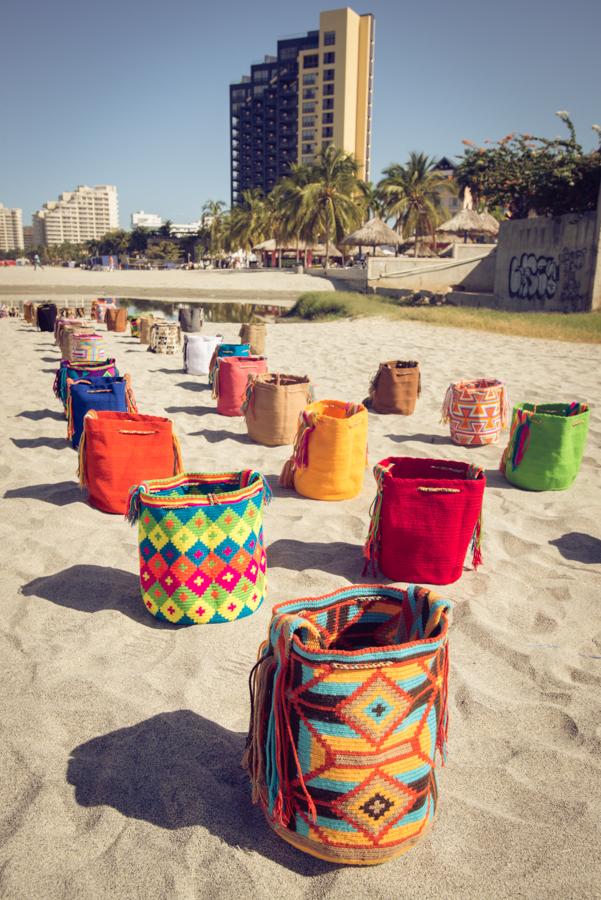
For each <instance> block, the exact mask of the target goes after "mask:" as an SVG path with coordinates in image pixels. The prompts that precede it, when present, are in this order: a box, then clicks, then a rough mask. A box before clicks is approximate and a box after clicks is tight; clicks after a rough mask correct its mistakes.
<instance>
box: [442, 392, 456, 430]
mask: <svg viewBox="0 0 601 900" xmlns="http://www.w3.org/2000/svg"><path fill="white" fill-rule="evenodd" d="M452 400H453V385H452V384H450V385H449V386H448V388H447V392H446V394H445V395H444V400H443V401H442V408H441V410H440V421H441V424H442V425H446V424H447V423H448V422H449V420H450V418H451V404H452Z"/></svg>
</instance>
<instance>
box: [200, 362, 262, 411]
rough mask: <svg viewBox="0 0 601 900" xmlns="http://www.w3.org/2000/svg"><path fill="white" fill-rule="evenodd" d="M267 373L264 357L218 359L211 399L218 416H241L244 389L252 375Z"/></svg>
mask: <svg viewBox="0 0 601 900" xmlns="http://www.w3.org/2000/svg"><path fill="white" fill-rule="evenodd" d="M264 372H267V360H266V359H265V357H264V356H224V357H221V358H219V359H218V362H217V371H216V372H215V376H214V378H213V397H214V398H215V399H216V400H217V412H218V413H219V415H220V416H243V415H244V410H243V406H244V402H245V399H246V387H247V385H248V379H249V378H252V377H253V375H262V374H263V373H264Z"/></svg>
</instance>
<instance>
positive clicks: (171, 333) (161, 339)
mask: <svg viewBox="0 0 601 900" xmlns="http://www.w3.org/2000/svg"><path fill="white" fill-rule="evenodd" d="M180 343H181V332H180V327H179V325H178V323H177V322H154V323H153V325H152V328H151V329H150V346H149V348H148V349H149V350H150V352H151V353H167V354H170V355H171V354H173V353H175V351H176V350H177V348H178V347H179V345H180Z"/></svg>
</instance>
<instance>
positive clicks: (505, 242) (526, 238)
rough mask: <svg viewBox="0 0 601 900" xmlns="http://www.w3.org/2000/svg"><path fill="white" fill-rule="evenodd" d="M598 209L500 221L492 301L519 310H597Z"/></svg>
mask: <svg viewBox="0 0 601 900" xmlns="http://www.w3.org/2000/svg"><path fill="white" fill-rule="evenodd" d="M598 216H599V219H601V210H598V211H597V212H596V213H595V212H587V213H579V214H575V213H571V214H568V215H565V216H557V217H556V218H553V219H551V218H546V217H543V216H537V217H536V218H532V219H519V220H516V221H514V222H512V221H508V222H502V223H501V230H500V233H499V244H498V249H497V268H496V275H495V300H496V302H497V304H498V305H499V306H502V307H504V308H506V309H518V310H537V309H544V310H560V311H562V312H582V311H585V310H590V309H599V308H601V276H599V274H598V272H597V270H598V268H599V266H600V265H601V255H600V253H599V244H600V236H599V227H600V224H601V222H600V221H599V219H598Z"/></svg>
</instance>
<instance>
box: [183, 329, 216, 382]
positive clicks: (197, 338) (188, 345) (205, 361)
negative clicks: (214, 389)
mask: <svg viewBox="0 0 601 900" xmlns="http://www.w3.org/2000/svg"><path fill="white" fill-rule="evenodd" d="M222 340H223V336H222V335H221V334H215V335H205V334H185V335H184V369H185V371H186V372H187V373H188V375H208V374H209V369H210V366H211V359H212V358H213V354H214V352H215V350H216V348H217V345H218V344H220V343H221V341H222Z"/></svg>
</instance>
